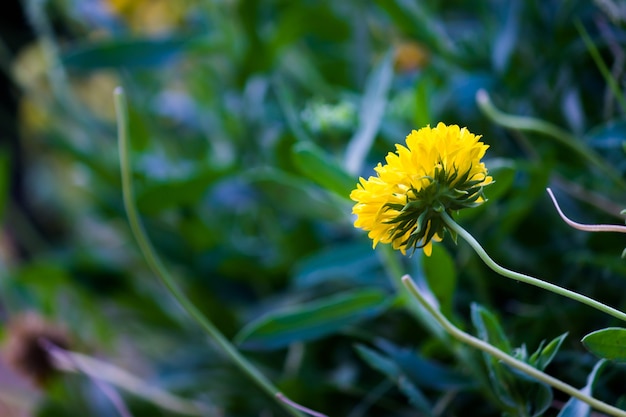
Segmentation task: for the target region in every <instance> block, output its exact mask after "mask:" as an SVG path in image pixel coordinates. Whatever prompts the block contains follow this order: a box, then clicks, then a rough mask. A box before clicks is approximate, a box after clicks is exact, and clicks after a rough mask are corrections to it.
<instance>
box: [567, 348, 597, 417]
mask: <svg viewBox="0 0 626 417" xmlns="http://www.w3.org/2000/svg"><path fill="white" fill-rule="evenodd" d="M606 363H607V362H606V361H605V360H604V359H603V360H600V361H599V362H598V363H596V366H594V367H593V369H592V371H591V373H590V374H589V376H588V377H587V385H585V387H584V388H582V389H581V390H580V391H581V392H582V393H583V394H587V395H589V396H591V395H593V392H592V391H593V384H594V383H595V382H596V379H597V378H598V374H599V372H600V370H601V369H602V367H603V366H604V365H605V364H606ZM590 413H591V407H590V406H589V404H587V403H585V402H583V401H581V400H579V399H578V398H575V397H572V398H570V400H569V401H568V402H567V403H566V404H565V406H564V407H563V408H562V409H561V412H560V413H559V415H558V416H557V417H588V416H589V414H590Z"/></svg>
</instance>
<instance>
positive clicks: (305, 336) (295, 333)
mask: <svg viewBox="0 0 626 417" xmlns="http://www.w3.org/2000/svg"><path fill="white" fill-rule="evenodd" d="M390 303H391V297H389V296H388V295H387V294H386V293H384V292H382V291H378V290H373V289H363V290H356V291H350V292H346V293H342V294H337V295H333V296H330V297H328V298H325V299H322V300H316V301H313V302H310V303H306V304H301V305H298V306H296V307H293V308H291V309H288V310H283V311H277V312H273V313H269V314H267V315H266V316H264V317H261V318H260V319H258V320H256V321H254V322H252V323H250V324H248V325H247V326H246V327H245V328H244V329H242V330H241V332H240V333H239V334H238V335H237V337H236V338H235V340H236V341H237V343H238V344H240V345H241V346H242V347H243V348H246V349H255V350H264V349H278V348H283V347H286V346H288V345H289V344H291V343H293V342H299V341H310V340H315V339H319V338H322V337H324V336H328V335H330V334H333V333H336V332H338V331H340V330H342V329H344V328H345V327H347V326H349V325H354V324H356V323H359V322H361V321H363V320H366V319H370V318H372V317H376V316H378V315H379V314H381V313H382V312H383V311H385V310H386V309H387V307H388V306H389V305H390Z"/></svg>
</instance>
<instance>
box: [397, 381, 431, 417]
mask: <svg viewBox="0 0 626 417" xmlns="http://www.w3.org/2000/svg"><path fill="white" fill-rule="evenodd" d="M398 388H399V389H400V391H402V393H403V394H404V395H406V396H407V398H408V399H409V403H410V404H411V405H412V406H413V407H415V409H417V410H419V411H421V412H422V413H423V415H425V416H432V415H434V414H433V411H432V406H431V405H430V403H429V402H428V398H426V396H425V395H424V394H423V393H422V391H420V390H419V389H418V388H417V387H416V386H415V385H413V383H412V382H411V381H409V379H408V378H406V377H402V376H401V377H400V378H399V379H398Z"/></svg>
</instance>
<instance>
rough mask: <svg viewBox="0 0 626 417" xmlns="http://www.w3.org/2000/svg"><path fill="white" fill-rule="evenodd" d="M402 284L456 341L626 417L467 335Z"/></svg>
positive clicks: (407, 282)
mask: <svg viewBox="0 0 626 417" xmlns="http://www.w3.org/2000/svg"><path fill="white" fill-rule="evenodd" d="M402 282H403V283H404V285H405V287H406V289H407V290H408V291H409V293H410V294H411V295H412V296H413V297H414V298H415V299H416V300H417V301H418V302H419V304H420V305H421V306H423V307H424V308H425V309H426V310H428V312H429V313H430V314H431V315H432V316H433V318H434V319H435V320H437V322H438V323H439V324H440V325H441V327H443V328H444V329H445V330H446V331H447V332H448V333H449V334H450V336H452V337H454V338H455V339H457V340H459V341H461V342H463V343H466V344H468V345H470V346H473V347H475V348H476V349H479V350H482V351H483V352H485V353H488V354H489V355H491V356H494V357H496V358H497V359H499V360H501V361H502V362H504V363H506V364H507V365H509V366H511V367H513V368H516V369H518V370H520V371H521V372H524V373H525V374H527V375H529V376H531V377H532V378H535V379H536V380H538V381H541V382H544V383H546V384H548V385H550V386H552V387H553V388H556V389H558V390H559V391H562V392H564V393H566V394H568V395H570V396H572V397H575V398H578V399H579V400H581V401H584V402H585V403H587V404H589V405H590V406H591V407H593V408H595V409H596V410H598V411H602V412H604V413H607V414H609V415H611V416H618V417H626V411H623V410H620V409H619V408H616V407H613V406H611V405H609V404H607V403H605V402H603V401H600V400H598V399H596V398H593V397H591V396H589V395H587V394H585V393H583V392H581V391H580V390H578V389H576V388H574V387H573V386H571V385H569V384H566V383H565V382H563V381H561V380H559V379H556V378H554V377H552V376H550V375H548V374H546V373H544V372H542V371H540V370H539V369H537V368H534V367H532V366H530V365H529V364H527V363H526V362H522V361H520V360H518V359H515V358H514V357H512V356H510V355H509V354H507V353H506V352H504V351H502V350H500V349H498V348H496V347H495V346H493V345H490V344H489V343H486V342H484V341H483V340H480V339H478V338H476V337H474V336H472V335H470V334H468V333H465V332H464V331H462V330H461V329H459V328H458V327H456V326H454V325H453V324H452V323H451V322H449V321H448V319H447V318H446V317H445V316H444V315H443V314H441V312H440V311H439V310H437V309H436V308H434V307H433V306H432V305H431V304H430V303H429V302H428V301H427V300H426V299H425V298H424V297H423V296H422V294H421V293H420V292H419V289H418V288H417V286H416V285H415V283H414V282H413V280H412V279H411V277H410V276H408V275H405V276H404V277H402Z"/></svg>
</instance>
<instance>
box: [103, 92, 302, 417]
mask: <svg viewBox="0 0 626 417" xmlns="http://www.w3.org/2000/svg"><path fill="white" fill-rule="evenodd" d="M114 98H115V111H116V115H117V121H118V138H119V142H118V145H119V154H120V170H121V175H122V193H123V197H124V207H125V209H126V214H127V216H128V222H129V224H130V228H131V230H132V232H133V235H134V236H135V239H136V241H137V244H138V245H139V248H140V249H141V252H142V254H143V255H144V257H145V259H146V262H147V263H148V265H149V266H150V268H151V269H152V271H153V272H154V273H155V275H156V276H157V277H158V278H159V279H160V280H161V282H162V283H163V285H164V286H165V288H167V290H168V291H169V292H170V294H171V295H172V296H173V297H174V298H175V299H176V301H177V302H178V304H179V305H180V307H181V308H182V309H183V310H184V311H185V312H186V313H187V314H188V315H189V316H190V317H191V318H192V319H193V320H194V321H196V322H197V323H198V324H199V325H200V327H201V328H202V329H203V330H204V331H205V332H206V333H207V334H208V335H209V336H211V337H212V338H213V340H214V341H215V342H216V343H217V344H218V345H219V346H220V347H221V348H222V350H223V351H224V353H226V355H227V356H228V357H229V358H230V359H231V360H232V361H233V363H234V364H235V365H237V367H239V369H240V370H241V371H242V372H243V373H245V374H246V375H247V376H248V377H249V378H250V379H251V380H252V381H253V382H254V383H256V384H257V385H258V386H259V388H261V389H262V390H263V391H265V392H266V393H267V394H268V395H269V396H270V397H272V398H274V399H275V400H276V402H277V403H278V404H279V405H280V406H281V407H282V408H283V410H285V411H286V412H287V413H288V414H290V415H292V416H294V417H303V415H302V414H301V413H300V412H299V411H297V410H295V409H293V408H292V407H290V406H289V405H288V404H286V403H284V402H282V401H278V400H277V399H276V394H277V393H279V391H278V390H277V389H276V388H275V387H274V386H273V385H272V384H271V382H269V381H268V380H267V378H265V376H264V375H263V374H261V372H260V371H259V370H258V369H257V368H256V367H255V366H254V365H252V364H251V363H250V362H249V361H248V360H247V359H246V358H245V357H244V356H243V355H242V354H241V353H239V351H238V350H237V349H236V348H235V347H234V346H233V344H232V343H231V342H230V341H228V339H226V337H225V336H224V335H223V334H222V333H221V332H220V331H219V330H218V329H217V327H215V325H214V324H213V323H212V322H211V321H210V320H209V319H208V318H207V317H205V316H204V315H203V314H202V312H200V310H198V308H197V307H196V306H195V305H194V304H193V303H192V302H191V301H189V299H188V298H187V297H186V296H185V294H184V293H183V292H182V290H181V289H180V288H179V287H178V286H177V285H176V283H175V281H174V279H173V278H172V276H171V275H170V274H169V271H168V270H167V269H166V268H165V266H164V265H163V263H162V262H161V260H160V259H159V257H158V255H157V254H156V251H155V250H154V248H153V247H152V244H151V243H150V240H149V239H148V236H147V234H146V232H145V230H144V228H143V225H142V223H141V221H140V220H139V214H138V213H137V208H136V207H135V203H134V201H135V199H134V192H133V184H132V175H131V166H130V158H129V152H128V140H129V139H128V109H127V104H126V98H125V95H124V90H123V89H122V88H121V87H118V88H116V89H115V92H114Z"/></svg>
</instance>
